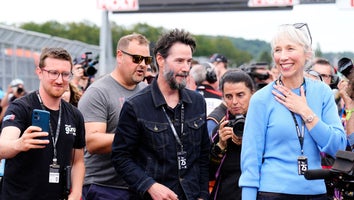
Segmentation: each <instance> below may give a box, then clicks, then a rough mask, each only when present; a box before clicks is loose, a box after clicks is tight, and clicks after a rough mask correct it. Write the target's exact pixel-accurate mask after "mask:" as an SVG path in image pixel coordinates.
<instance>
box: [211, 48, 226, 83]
mask: <svg viewBox="0 0 354 200" xmlns="http://www.w3.org/2000/svg"><path fill="white" fill-rule="evenodd" d="M209 62H211V63H212V64H213V65H214V66H215V70H216V75H217V77H218V80H220V78H221V77H222V75H224V74H225V72H226V71H227V58H226V57H225V56H224V55H221V54H218V53H214V54H213V55H212V56H211V57H210V60H209Z"/></svg>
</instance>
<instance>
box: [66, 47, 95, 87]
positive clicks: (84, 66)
mask: <svg viewBox="0 0 354 200" xmlns="http://www.w3.org/2000/svg"><path fill="white" fill-rule="evenodd" d="M90 54H91V52H86V53H84V54H82V55H81V56H80V57H77V58H75V59H74V60H73V64H74V67H73V71H72V73H73V78H72V79H71V83H73V84H74V85H75V86H76V87H77V88H78V89H79V91H80V92H81V93H84V92H85V91H86V89H87V88H88V87H89V86H90V85H91V83H92V82H93V81H94V76H95V74H96V73H97V69H96V68H95V65H96V64H97V63H98V60H93V59H92V58H89V55H90Z"/></svg>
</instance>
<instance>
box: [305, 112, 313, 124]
mask: <svg viewBox="0 0 354 200" xmlns="http://www.w3.org/2000/svg"><path fill="white" fill-rule="evenodd" d="M315 117H316V115H315V114H312V115H309V116H307V117H306V118H305V123H306V124H307V123H311V122H313V120H314V119H315Z"/></svg>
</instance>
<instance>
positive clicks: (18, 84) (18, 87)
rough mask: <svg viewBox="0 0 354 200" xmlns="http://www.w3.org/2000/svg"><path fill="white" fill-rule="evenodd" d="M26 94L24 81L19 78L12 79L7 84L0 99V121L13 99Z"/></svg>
mask: <svg viewBox="0 0 354 200" xmlns="http://www.w3.org/2000/svg"><path fill="white" fill-rule="evenodd" d="M26 94H27V91H26V89H25V86H24V82H23V80H21V79H14V80H12V81H11V83H10V84H9V86H8V87H7V91H6V92H5V94H4V96H3V98H2V100H1V114H0V121H2V119H3V117H4V114H5V112H6V109H7V107H8V106H9V105H10V103H12V102H13V101H14V100H15V99H18V98H20V97H23V96H25V95H26ZM0 124H1V122H0Z"/></svg>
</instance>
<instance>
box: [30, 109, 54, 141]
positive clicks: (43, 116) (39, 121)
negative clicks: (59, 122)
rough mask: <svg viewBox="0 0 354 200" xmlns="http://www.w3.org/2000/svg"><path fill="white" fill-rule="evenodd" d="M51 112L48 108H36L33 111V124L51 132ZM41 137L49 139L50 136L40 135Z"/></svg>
mask: <svg viewBox="0 0 354 200" xmlns="http://www.w3.org/2000/svg"><path fill="white" fill-rule="evenodd" d="M49 119H50V112H48V111H46V110H40V109H34V110H33V112H32V126H39V127H41V128H42V131H43V132H48V133H49ZM40 139H48V137H40Z"/></svg>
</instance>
